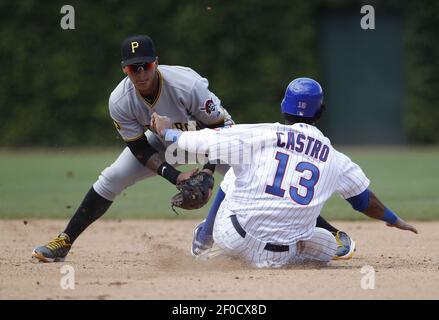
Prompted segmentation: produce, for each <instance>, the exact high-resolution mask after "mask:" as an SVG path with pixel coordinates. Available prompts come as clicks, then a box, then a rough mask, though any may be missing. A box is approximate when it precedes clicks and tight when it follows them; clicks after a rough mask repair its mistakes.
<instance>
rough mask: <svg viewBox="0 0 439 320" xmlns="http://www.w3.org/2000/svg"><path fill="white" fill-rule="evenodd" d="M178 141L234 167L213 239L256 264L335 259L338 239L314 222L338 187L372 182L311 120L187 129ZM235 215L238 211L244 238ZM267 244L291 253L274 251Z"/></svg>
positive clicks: (358, 187) (344, 192)
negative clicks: (295, 122) (290, 124)
mask: <svg viewBox="0 0 439 320" xmlns="http://www.w3.org/2000/svg"><path fill="white" fill-rule="evenodd" d="M178 145H179V147H180V148H183V149H186V150H188V151H190V152H199V153H201V154H204V153H208V154H209V159H210V160H211V161H213V160H214V159H219V160H220V161H222V162H226V163H228V164H230V165H231V167H232V169H233V170H232V169H231V170H229V172H227V174H226V176H225V178H224V180H223V182H222V184H221V188H222V189H223V191H224V192H225V193H226V197H225V199H224V201H223V202H222V204H221V206H220V208H219V210H218V214H217V217H216V220H215V225H214V232H213V237H214V240H215V243H216V244H217V245H218V246H219V247H221V248H222V249H224V250H225V251H226V252H227V253H229V254H233V255H240V256H242V257H244V258H245V259H246V260H247V261H248V262H249V263H250V264H252V265H254V266H257V267H280V266H283V265H286V264H290V263H296V262H301V261H305V260H315V261H322V262H328V261H330V260H331V259H332V257H333V256H334V255H335V252H336V249H337V244H336V241H335V238H334V236H333V235H332V234H331V233H330V232H329V231H327V230H324V229H322V228H316V227H315V225H316V219H317V217H318V216H319V214H320V211H321V209H322V207H323V205H324V204H325V202H326V201H327V200H328V199H329V198H330V197H331V195H332V194H333V193H334V192H337V193H339V194H340V195H341V196H342V197H343V198H344V199H347V198H350V197H353V196H356V195H358V194H360V193H361V192H363V191H364V190H366V188H367V187H368V186H369V182H370V181H369V179H368V178H367V177H366V176H365V174H364V173H363V171H362V170H361V168H360V167H359V166H358V165H356V164H355V163H354V162H352V161H351V160H350V159H349V158H348V157H347V156H345V155H344V154H342V153H340V152H338V151H337V150H335V149H334V148H333V147H332V146H331V142H330V141H329V139H328V138H326V137H325V136H324V135H323V133H322V132H321V131H320V130H319V129H317V128H316V127H314V126H311V125H307V124H294V125H292V126H287V125H281V124H279V123H276V124H256V125H236V126H233V127H232V128H229V129H222V130H201V131H199V132H198V133H196V134H194V133H191V132H184V133H183V134H182V135H181V136H180V138H179V139H178ZM249 148H250V149H249ZM226 151H229V152H226ZM249 154H250V157H248V155H249ZM246 157H247V158H246ZM237 159H239V161H236V160H237ZM246 159H247V161H245V160H246ZM231 216H236V219H237V221H238V223H239V225H240V227H241V228H242V229H243V230H244V232H245V234H244V236H243V234H239V232H238V231H237V228H236V227H235V226H234V224H233V223H232V218H231ZM267 244H269V245H267ZM268 246H271V247H273V246H274V247H276V248H278V247H279V246H283V249H282V250H284V249H285V247H286V250H284V251H282V250H274V251H273V250H267V248H269V247H268Z"/></svg>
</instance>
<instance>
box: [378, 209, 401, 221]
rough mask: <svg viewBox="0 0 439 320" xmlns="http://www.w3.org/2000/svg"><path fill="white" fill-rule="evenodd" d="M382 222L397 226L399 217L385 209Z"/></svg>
mask: <svg viewBox="0 0 439 320" xmlns="http://www.w3.org/2000/svg"><path fill="white" fill-rule="evenodd" d="M381 220H383V221H386V222H387V223H389V224H395V223H396V221H398V216H397V215H396V214H395V213H393V212H392V210H390V209H389V208H385V209H384V215H383V217H382V218H381Z"/></svg>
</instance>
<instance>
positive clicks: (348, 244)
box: [332, 231, 356, 260]
mask: <svg viewBox="0 0 439 320" xmlns="http://www.w3.org/2000/svg"><path fill="white" fill-rule="evenodd" d="M335 240H336V241H337V252H336V253H335V256H334V257H333V258H332V260H349V259H351V258H352V256H353V255H354V252H355V250H356V246H355V241H354V240H352V239H351V238H350V237H349V236H348V235H347V234H346V232H343V231H337V234H336V235H335Z"/></svg>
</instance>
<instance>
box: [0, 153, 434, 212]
mask: <svg viewBox="0 0 439 320" xmlns="http://www.w3.org/2000/svg"><path fill="white" fill-rule="evenodd" d="M340 150H341V151H343V152H345V153H346V154H347V155H348V156H349V157H351V159H353V160H354V161H355V162H357V163H358V164H359V165H360V166H361V167H362V168H363V170H364V171H365V172H366V174H367V176H368V177H369V178H370V179H371V181H372V183H371V189H372V190H373V191H374V192H375V193H376V194H377V195H378V196H379V197H380V198H381V199H382V200H383V202H384V203H385V204H386V205H387V206H388V207H390V208H392V209H393V210H394V211H395V212H397V213H398V214H399V215H400V216H402V217H404V218H406V219H418V220H437V219H439V209H438V208H439V149H437V148H395V147H390V148H389V147H374V148H372V147H365V148H359V147H357V148H347V147H342V148H340ZM119 151H120V150H118V149H109V150H84V149H82V150H73V149H59V150H58V149H54V150H32V149H30V150H0V218H69V217H70V216H71V215H72V214H73V213H74V212H75V210H76V208H77V206H78V205H79V203H80V202H81V200H82V198H83V196H84V195H85V193H86V192H87V191H88V189H89V188H90V186H91V185H92V183H93V182H94V181H95V180H96V179H97V177H98V175H99V173H100V171H101V170H102V169H104V168H105V167H106V166H108V165H110V164H111V163H112V162H113V161H114V160H115V159H116V157H117V156H118V154H119ZM186 168H187V167H186ZM220 180H221V176H217V179H216V185H218V184H219V182H220ZM175 193H176V190H175V187H174V186H172V185H171V184H170V183H168V182H166V181H164V180H163V179H162V178H161V177H154V178H151V179H148V180H145V181H142V182H140V183H138V184H136V185H134V186H132V187H130V188H128V189H127V190H126V191H125V192H124V193H123V194H122V195H121V196H120V197H119V198H117V199H116V201H115V203H114V204H113V205H112V207H111V209H110V210H109V212H108V213H107V214H106V215H105V216H104V217H106V218H113V219H114V218H122V219H123V218H202V217H204V216H205V214H206V213H207V210H208V206H206V207H204V208H202V209H200V210H196V211H182V212H181V215H179V216H176V215H175V214H174V213H173V212H172V211H171V210H170V205H169V199H170V198H171V196H172V195H173V194H175ZM323 215H324V216H325V217H326V218H328V219H347V220H355V219H364V218H363V215H362V214H360V213H358V212H355V211H353V210H352V209H351V207H350V205H349V204H348V203H347V202H345V201H344V200H342V199H341V198H340V197H339V196H338V195H334V196H333V197H332V198H331V200H330V201H328V203H327V204H326V206H325V208H324V209H323Z"/></svg>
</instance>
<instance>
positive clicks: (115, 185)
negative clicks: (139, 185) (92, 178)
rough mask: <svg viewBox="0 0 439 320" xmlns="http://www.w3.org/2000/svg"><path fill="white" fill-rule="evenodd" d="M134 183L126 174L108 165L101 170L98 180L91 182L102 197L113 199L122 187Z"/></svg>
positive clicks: (124, 187)
mask: <svg viewBox="0 0 439 320" xmlns="http://www.w3.org/2000/svg"><path fill="white" fill-rule="evenodd" d="M134 183H135V180H134V179H131V178H130V177H128V176H127V175H126V174H123V173H122V172H120V171H119V170H113V168H111V167H108V168H106V169H105V170H104V171H102V173H101V175H100V176H99V178H98V180H97V181H96V182H95V183H94V184H93V188H94V189H95V191H96V192H97V193H98V194H100V195H101V196H102V197H104V198H106V199H108V200H110V201H113V200H114V198H116V196H118V195H119V194H120V193H121V192H122V191H123V190H124V189H126V188H127V187H129V186H130V185H132V184H134Z"/></svg>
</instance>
